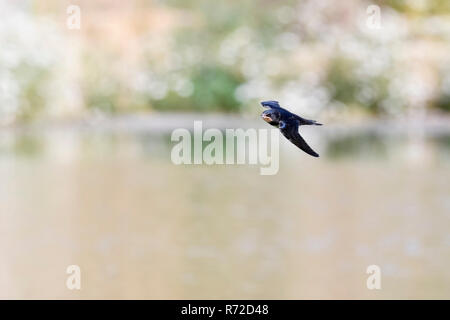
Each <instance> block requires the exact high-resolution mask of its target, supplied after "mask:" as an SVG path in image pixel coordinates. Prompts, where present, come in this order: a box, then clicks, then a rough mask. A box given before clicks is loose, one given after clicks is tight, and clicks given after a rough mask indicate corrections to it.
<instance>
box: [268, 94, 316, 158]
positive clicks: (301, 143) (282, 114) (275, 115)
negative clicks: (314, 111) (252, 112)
mask: <svg viewBox="0 0 450 320" xmlns="http://www.w3.org/2000/svg"><path fill="white" fill-rule="evenodd" d="M261 105H262V106H263V107H265V108H269V109H268V110H265V111H264V112H263V113H262V114H261V118H263V120H264V121H266V122H268V123H269V124H270V125H272V126H274V127H277V128H279V129H280V131H281V133H282V134H283V135H284V136H285V137H286V138H287V139H288V140H289V141H290V142H292V143H293V144H295V145H296V146H297V147H299V148H300V149H301V150H303V151H304V152H306V153H307V154H309V155H311V156H313V157H318V156H319V155H318V154H317V153H316V152H315V151H314V150H313V149H311V147H310V146H308V144H307V143H306V142H305V140H303V138H302V136H301V135H300V134H299V133H298V127H299V126H302V125H315V126H321V125H322V124H321V123H318V122H316V121H315V120H308V119H304V118H302V117H300V116H298V115H296V114H293V113H291V112H289V111H287V110H286V109H283V108H282V107H280V105H279V103H278V101H263V102H261Z"/></svg>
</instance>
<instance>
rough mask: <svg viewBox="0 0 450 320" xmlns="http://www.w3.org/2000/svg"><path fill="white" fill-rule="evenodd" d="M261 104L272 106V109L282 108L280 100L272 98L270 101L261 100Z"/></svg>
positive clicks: (266, 106) (267, 106)
mask: <svg viewBox="0 0 450 320" xmlns="http://www.w3.org/2000/svg"><path fill="white" fill-rule="evenodd" d="M261 105H262V106H263V107H265V108H271V109H281V107H280V104H279V103H278V101H274V100H270V101H263V102H261Z"/></svg>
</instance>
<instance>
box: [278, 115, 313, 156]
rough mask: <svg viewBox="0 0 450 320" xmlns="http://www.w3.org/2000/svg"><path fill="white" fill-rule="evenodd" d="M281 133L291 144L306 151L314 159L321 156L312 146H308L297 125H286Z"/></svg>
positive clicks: (281, 129)
mask: <svg viewBox="0 0 450 320" xmlns="http://www.w3.org/2000/svg"><path fill="white" fill-rule="evenodd" d="M280 131H281V133H282V134H283V135H284V136H285V137H286V138H287V139H288V140H289V141H290V142H292V143H293V144H295V145H296V146H297V147H299V148H300V149H302V150H303V151H305V152H306V153H307V154H309V155H312V156H313V157H318V156H319V155H318V154H317V153H316V152H315V151H314V150H313V149H311V147H310V146H308V144H307V143H306V142H305V140H303V138H302V137H301V135H300V134H299V133H298V124H297V123H286V124H285V125H284V126H283V128H280Z"/></svg>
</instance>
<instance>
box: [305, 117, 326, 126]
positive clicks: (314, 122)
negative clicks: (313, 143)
mask: <svg viewBox="0 0 450 320" xmlns="http://www.w3.org/2000/svg"><path fill="white" fill-rule="evenodd" d="M301 124H302V125H314V126H321V125H322V124H321V123H319V122H317V121H316V120H308V119H302V121H301Z"/></svg>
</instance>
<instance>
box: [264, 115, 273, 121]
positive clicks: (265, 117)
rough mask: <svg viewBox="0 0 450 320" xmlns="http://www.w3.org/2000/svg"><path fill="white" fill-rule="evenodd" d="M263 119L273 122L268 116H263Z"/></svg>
mask: <svg viewBox="0 0 450 320" xmlns="http://www.w3.org/2000/svg"><path fill="white" fill-rule="evenodd" d="M262 118H263V119H264V121H267V122H270V121H272V118H271V117H269V116H266V115H263V116H262Z"/></svg>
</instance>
